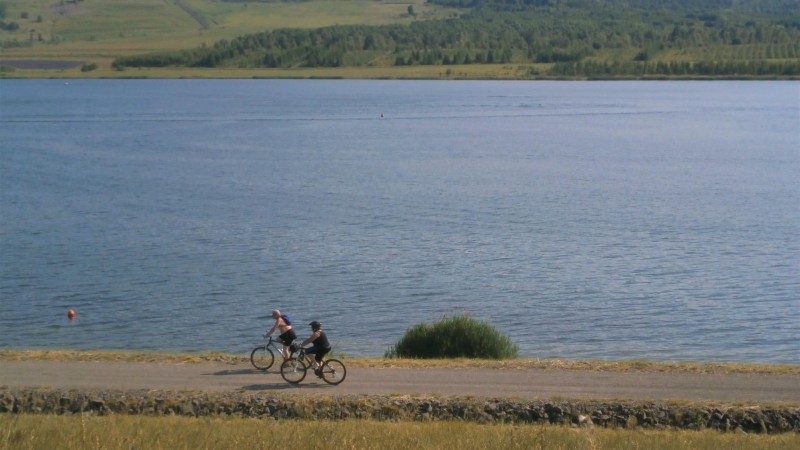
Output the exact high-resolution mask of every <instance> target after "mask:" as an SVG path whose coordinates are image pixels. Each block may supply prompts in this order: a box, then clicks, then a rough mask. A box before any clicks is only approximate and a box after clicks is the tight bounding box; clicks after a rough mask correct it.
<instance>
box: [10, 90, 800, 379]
mask: <svg viewBox="0 0 800 450" xmlns="http://www.w3.org/2000/svg"><path fill="white" fill-rule="evenodd" d="M0 139H1V142H2V145H0V300H1V301H2V306H3V313H2V315H0V348H74V349H125V350H147V351H179V352H206V351H224V352H231V353H242V354H243V353H247V352H248V351H249V349H250V348H252V346H254V345H255V344H257V343H259V342H260V337H261V335H262V334H263V333H264V331H265V330H266V329H268V328H269V327H270V326H271V321H270V320H269V319H268V318H269V315H270V311H271V310H272V309H273V308H279V309H281V310H282V311H283V312H286V313H288V314H289V315H290V316H292V317H293V318H294V320H295V321H296V322H297V323H299V324H300V325H299V326H298V335H299V336H300V337H301V338H303V337H306V336H307V335H308V334H309V332H308V327H307V325H306V323H307V322H309V321H311V320H315V319H316V320H320V321H322V322H323V324H324V326H325V328H326V329H327V331H328V334H329V336H330V338H331V340H332V341H333V343H334V346H335V347H336V348H335V351H339V352H344V353H346V354H349V355H363V356H380V355H383V353H384V352H385V351H386V350H387V349H388V348H389V347H390V346H391V345H392V344H394V343H395V342H396V341H397V340H398V339H399V338H400V337H401V336H402V334H403V333H404V331H405V330H406V329H408V328H409V327H411V326H413V325H415V324H417V323H420V322H431V321H435V320H438V319H440V318H442V317H445V316H450V315H460V314H468V315H469V316H471V317H473V318H476V319H479V320H483V321H486V322H488V323H490V324H491V325H493V326H494V327H496V328H497V329H498V331H500V332H502V333H503V334H506V335H508V336H509V337H510V338H511V340H512V341H513V342H514V343H516V344H517V345H518V346H519V349H520V355H521V356H524V357H542V358H564V359H583V358H596V359H608V360H618V359H649V360H663V361H739V362H768V363H790V364H798V363H800V339H798V335H799V334H800V276H799V275H800V237H799V236H800V182H798V181H799V180H800V83H798V82H796V81H764V82H753V81H747V82H746V81H703V82H701V81H685V82H684V81H658V82H645V81H630V82H628V81H616V82H567V81H564V82H561V81H390V80H381V81H352V80H69V81H64V80H0ZM69 309H74V310H75V312H76V317H75V319H74V320H71V321H70V320H68V319H67V315H66V313H67V310H69Z"/></svg>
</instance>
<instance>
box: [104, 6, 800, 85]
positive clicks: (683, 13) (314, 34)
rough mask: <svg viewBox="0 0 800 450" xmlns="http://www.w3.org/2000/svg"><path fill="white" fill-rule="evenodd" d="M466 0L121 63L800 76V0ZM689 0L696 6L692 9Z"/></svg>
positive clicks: (121, 61) (120, 63)
mask: <svg viewBox="0 0 800 450" xmlns="http://www.w3.org/2000/svg"><path fill="white" fill-rule="evenodd" d="M431 1H432V2H436V3H441V4H451V3H452V2H454V1H456V0H431ZM458 1H461V0H458ZM465 1H469V2H471V3H468V4H467V5H468V6H469V7H472V8H473V9H472V10H470V12H469V13H467V14H464V15H462V16H460V17H454V18H451V19H446V20H436V21H415V22H413V23H411V24H409V25H379V26H367V25H349V26H331V27H324V28H317V29H280V30H273V31H266V32H263V33H255V34H248V35H244V36H240V37H237V38H234V39H231V40H220V41H218V42H216V43H214V44H213V45H211V46H204V47H201V48H196V49H191V50H185V51H176V52H162V53H151V54H145V55H138V56H130V57H123V58H119V59H117V60H116V61H115V62H114V67H116V68H118V69H123V68H126V67H165V66H190V67H250V68H252V67H273V68H292V67H341V66H369V65H382V66H391V65H395V66H407V65H461V64H528V63H540V64H550V65H551V66H552V67H551V69H552V71H553V72H552V73H551V74H552V75H558V76H563V75H564V74H563V73H561V72H563V71H569V70H573V71H575V72H576V73H578V72H579V74H582V75H586V74H588V73H590V72H591V73H592V74H597V75H598V76H599V75H601V74H607V75H624V74H637V73H640V72H641V70H647V71H657V72H658V73H661V74H663V75H676V74H686V75H692V74H701V73H699V72H698V71H702V72H708V71H709V70H711V69H708V67H712V66H713V67H715V69H713V70H712V71H721V72H724V74H725V75H730V74H732V72H735V74H738V75H762V72H763V71H764V70H767V69H768V70H775V71H777V72H775V73H773V74H775V75H785V74H786V73H787V72H789V74H790V75H795V74H796V70H797V67H798V65H800V62H799V61H800V8H795V9H791V4H792V3H795V4H797V3H798V1H797V0H762V1H760V2H747V1H744V0H696V1H694V0H693V1H689V0H653V1H652V2H646V1H644V0H465ZM526 2H527V3H526ZM601 4H602V5H603V7H599V5H601ZM648 4H649V5H651V7H649V8H645V7H644V5H648ZM684 4H686V5H691V6H686V7H685V9H680V8H681V7H682V5H684ZM753 4H756V5H753ZM653 5H655V6H656V7H653ZM737 5H747V6H746V7H745V6H741V7H738V6H737ZM590 6H593V7H590ZM755 6H759V7H760V8H761V12H758V11H755V10H754V9H753V8H754V7H755ZM781 8H786V9H781ZM774 47H775V48H777V47H780V49H781V51H780V53H781V54H782V55H784V58H782V60H780V61H775V60H769V59H767V58H765V57H763V56H758V55H766V54H771V53H773V52H772V48H774ZM720 48H747V49H751V50H753V49H755V50H753V51H750V52H749V53H748V52H727V54H729V55H734V56H732V57H731V56H729V57H728V59H727V60H725V61H720V60H716V59H714V51H715V49H720ZM681 55H688V56H681ZM692 55H694V56H692ZM737 55H738V56H737ZM630 63H636V64H630ZM659 63H660V64H659ZM757 63H758V64H757ZM766 63H769V64H766ZM734 67H735V68H734ZM643 68H646V69H643ZM703 74H705V73H703ZM768 74H769V73H768Z"/></svg>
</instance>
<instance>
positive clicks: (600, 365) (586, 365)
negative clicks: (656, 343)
mask: <svg viewBox="0 0 800 450" xmlns="http://www.w3.org/2000/svg"><path fill="white" fill-rule="evenodd" d="M335 357H336V358H339V359H343V360H345V361H346V362H347V365H348V366H349V367H373V368H418V367H442V368H488V369H503V370H532V369H533V370H580V371H594V372H645V373H656V372H658V373H695V374H712V373H715V374H725V373H728V374H730V373H739V374H778V375H800V365H778V364H742V363H710V362H660V361H636V360H634V361H601V360H585V361H578V360H562V359H538V358H537V359H506V360H482V359H466V358H459V359H424V360H423V359H403V358H396V359H395V358H391V359H387V358H362V357H349V356H348V355H346V354H337V355H335ZM26 360H40V361H42V360H43V361H118V362H142V363H159V364H204V363H223V364H250V360H249V355H232V354H227V353H220V352H209V353H200V354H189V353H156V352H133V351H130V352H127V351H106V350H97V351H89V350H10V349H3V350H0V361H26Z"/></svg>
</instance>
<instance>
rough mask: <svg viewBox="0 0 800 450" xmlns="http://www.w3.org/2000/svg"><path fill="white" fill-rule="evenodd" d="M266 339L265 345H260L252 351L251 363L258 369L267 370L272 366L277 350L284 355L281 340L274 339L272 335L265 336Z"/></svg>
mask: <svg viewBox="0 0 800 450" xmlns="http://www.w3.org/2000/svg"><path fill="white" fill-rule="evenodd" d="M264 339H267V343H266V344H265V345H260V346H258V347H256V348H254V349H253V351H252V352H250V364H252V365H253V367H255V368H256V369H258V370H267V369H269V368H270V367H272V364H274V363H275V352H277V353H278V354H279V355H281V356H283V349H282V348H281V347H279V346H278V343H279V342H280V341H277V340H275V339H272V336H264ZM273 350H274V351H273ZM283 359H284V360H285V359H286V358H285V357H284V358H283Z"/></svg>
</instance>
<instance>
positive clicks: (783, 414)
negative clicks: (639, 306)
mask: <svg viewBox="0 0 800 450" xmlns="http://www.w3.org/2000/svg"><path fill="white" fill-rule="evenodd" d="M0 413H27V414H90V415H110V414H142V415H150V416H161V415H182V416H193V417H196V416H215V415H220V416H238V417H257V418H264V419H306V420H342V419H371V420H388V421H401V420H413V421H435V420H459V421H472V422H479V423H492V422H503V423H550V424H560V425H572V426H585V427H591V426H604V427H622V428H637V427H641V428H648V429H702V428H711V429H717V430H722V431H739V432H747V433H781V432H795V433H800V408H789V407H768V408H767V407H743V406H725V407H720V406H716V407H712V406H708V407H703V406H680V405H673V404H667V403H644V402H594V401H585V402H581V401H525V400H510V399H479V398H460V397H453V398H451V397H446V398H431V397H410V396H325V397H323V396H314V397H299V396H297V397H296V396H291V395H283V394H280V395H275V394H272V393H242V392H230V393H207V392H174V391H150V390H148V391H77V390H46V389H21V390H13V389H0Z"/></svg>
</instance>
